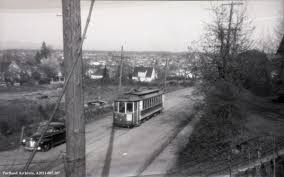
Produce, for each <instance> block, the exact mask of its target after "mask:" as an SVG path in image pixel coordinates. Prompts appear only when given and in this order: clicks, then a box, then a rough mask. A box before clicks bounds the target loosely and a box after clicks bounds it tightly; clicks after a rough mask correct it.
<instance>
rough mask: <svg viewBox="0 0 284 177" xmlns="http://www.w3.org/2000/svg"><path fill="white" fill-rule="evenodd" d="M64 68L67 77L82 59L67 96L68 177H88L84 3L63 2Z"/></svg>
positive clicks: (70, 82)
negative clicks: (83, 89)
mask: <svg viewBox="0 0 284 177" xmlns="http://www.w3.org/2000/svg"><path fill="white" fill-rule="evenodd" d="M62 17H63V40H64V42H63V46H64V65H65V66H64V67H65V72H66V75H67V74H68V73H70V72H71V70H72V66H73V63H74V62H75V61H76V59H77V58H79V61H78V62H77V64H76V66H75V68H74V72H73V74H72V75H71V76H70V80H69V83H68V85H67V88H66V93H65V110H66V120H65V123H66V158H65V159H66V162H65V164H66V168H65V169H66V172H65V173H66V176H67V177H85V176H86V164H85V120H84V114H83V92H82V46H81V43H82V37H81V10H80V1H78V0H62Z"/></svg>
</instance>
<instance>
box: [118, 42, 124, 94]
mask: <svg viewBox="0 0 284 177" xmlns="http://www.w3.org/2000/svg"><path fill="white" fill-rule="evenodd" d="M122 67H123V45H122V46H121V53H120V66H119V90H121V86H122Z"/></svg>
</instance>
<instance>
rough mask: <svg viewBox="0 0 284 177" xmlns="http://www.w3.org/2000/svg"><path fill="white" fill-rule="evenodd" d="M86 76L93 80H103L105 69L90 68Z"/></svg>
mask: <svg viewBox="0 0 284 177" xmlns="http://www.w3.org/2000/svg"><path fill="white" fill-rule="evenodd" d="M86 74H87V76H89V77H90V78H91V79H101V78H103V68H101V67H95V68H90V69H89V70H88V71H87V73H86Z"/></svg>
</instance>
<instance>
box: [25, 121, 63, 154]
mask: <svg viewBox="0 0 284 177" xmlns="http://www.w3.org/2000/svg"><path fill="white" fill-rule="evenodd" d="M46 125H47V122H43V123H40V124H39V126H38V128H37V130H36V131H35V132H34V133H33V134H32V135H31V136H30V137H27V138H24V139H23V140H22V145H23V146H24V149H25V150H34V149H35V145H36V143H37V141H38V140H39V138H40V136H41V134H42V132H43V130H44V128H45V127H46ZM65 140H66V130H65V125H64V123H63V122H51V123H50V124H49V126H48V129H47V131H46V133H45V134H44V136H43V138H42V140H41V142H39V146H38V147H37V150H38V151H48V150H49V149H50V148H52V147H54V146H56V145H59V144H62V143H64V142H65Z"/></svg>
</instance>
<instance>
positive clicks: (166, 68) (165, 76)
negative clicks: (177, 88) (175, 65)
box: [164, 58, 169, 91]
mask: <svg viewBox="0 0 284 177" xmlns="http://www.w3.org/2000/svg"><path fill="white" fill-rule="evenodd" d="M168 62H169V61H168V58H167V59H166V66H165V75H164V91H166V86H167V83H166V82H167V75H168Z"/></svg>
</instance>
